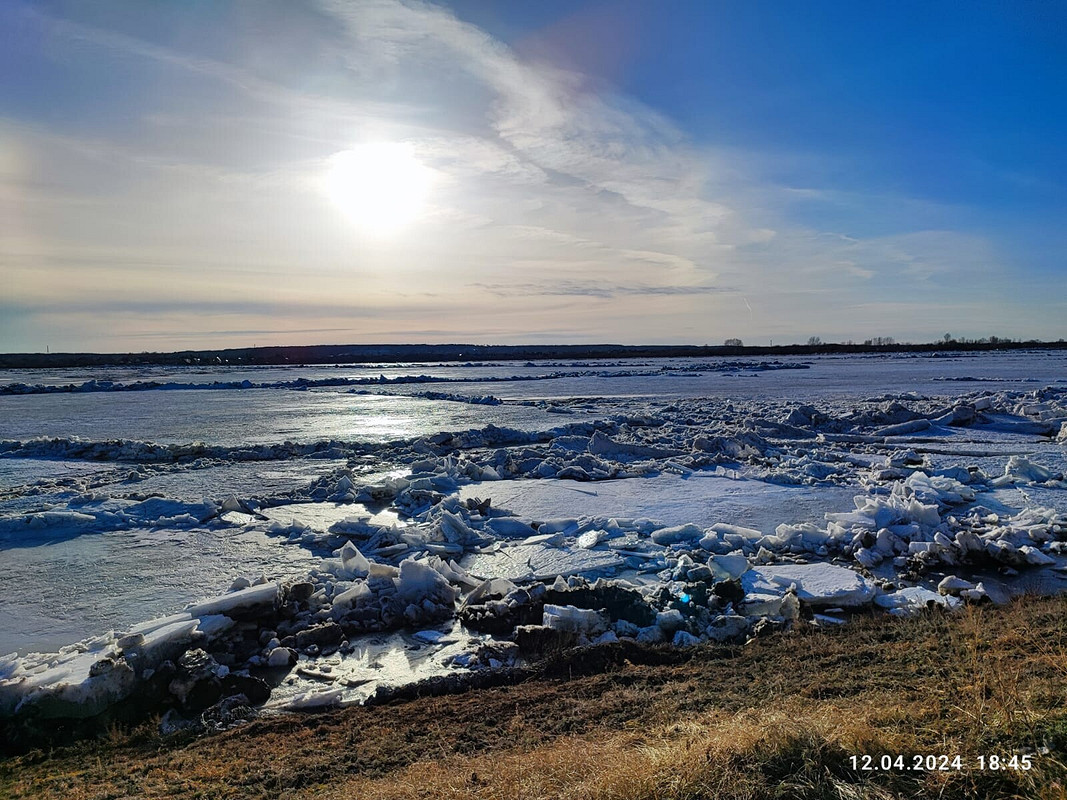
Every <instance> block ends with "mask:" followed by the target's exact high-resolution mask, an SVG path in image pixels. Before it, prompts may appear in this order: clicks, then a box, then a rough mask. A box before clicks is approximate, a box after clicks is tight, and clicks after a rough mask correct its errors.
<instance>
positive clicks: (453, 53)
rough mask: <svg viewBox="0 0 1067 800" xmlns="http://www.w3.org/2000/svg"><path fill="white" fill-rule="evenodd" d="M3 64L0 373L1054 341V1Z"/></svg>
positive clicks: (399, 18) (555, 15) (22, 41)
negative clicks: (739, 342) (425, 355)
mask: <svg viewBox="0 0 1067 800" xmlns="http://www.w3.org/2000/svg"><path fill="white" fill-rule="evenodd" d="M0 74H2V76H3V80H2V81H0V281H2V284H0V285H2V286H3V297H2V298H0V350H5V351H25V350H28V351H39V350H44V349H45V347H46V346H47V347H49V348H50V349H52V350H53V351H57V350H86V349H91V350H109V351H110V350H119V351H124V350H160V349H176V348H184V347H213V346H240V345H246V344H253V343H255V344H261V345H263V344H313V343H331V342H374V341H397V342H399V341H408V342H417V341H439V342H440V341H464V342H492V341H499V342H607V341H613V342H626V343H637V342H648V343H670V342H691V343H698V344H702V343H705V342H709V343H716V342H721V341H722V340H723V339H725V338H728V337H740V338H743V339H744V340H745V341H746V342H750V343H765V342H766V341H768V340H770V339H774V340H775V341H776V342H787V341H803V340H806V339H807V338H808V336H812V335H818V336H821V337H822V338H823V339H824V340H827V341H832V340H841V341H844V340H857V341H862V340H863V339H865V338H869V337H873V336H894V337H896V338H897V339H900V340H912V341H924V340H930V339H934V338H940V336H941V335H943V334H944V333H945V332H951V333H953V334H955V335H957V336H973V337H978V336H987V335H990V334H997V335H1000V336H1012V337H1026V338H1030V337H1039V338H1046V339H1056V338H1060V337H1063V336H1065V335H1067V323H1065V322H1064V320H1065V319H1067V291H1065V290H1064V285H1065V284H1067V281H1065V278H1067V267H1065V263H1064V253H1065V252H1067V225H1064V223H1063V221H1064V219H1067V145H1065V142H1067V77H1065V76H1067V6H1064V5H1062V4H1056V3H1038V2H1033V3H1030V2H1017V3H1004V2H998V3H969V4H967V5H966V6H963V5H961V4H958V3H950V2H944V3H936V2H935V3H930V2H927V3H894V4H888V3H887V4H856V3H830V2H821V3H820V2H810V3H799V2H774V3H771V2H746V3H740V2H674V3H666V4H665V3H652V2H614V3H603V2H595V3H581V2H556V1H555V0H547V1H543V2H538V3H510V2H492V3H490V2H472V1H471V2H467V1H464V2H454V3H450V4H445V3H420V2H401V0H366V1H363V2H347V1H346V0H320V1H318V2H280V0H279V1H278V2H273V3H272V2H262V3H225V2H183V3H169V4H167V3H143V2H133V1H132V0H131V1H130V2H98V3H93V4H85V3H76V2H28V3H27V2H17V1H15V2H8V3H5V4H3V5H0ZM346 153H348V154H352V153H355V154H357V156H356V157H354V162H358V163H367V162H368V161H369V162H373V164H372V172H373V174H370V173H365V172H359V171H358V170H357V171H356V172H352V171H351V170H348V171H345V170H343V169H339V168H338V165H339V164H342V163H348V162H346V161H345V158H346V156H345V155H344V154H346ZM361 153H362V154H364V155H366V154H367V153H371V154H373V157H372V158H370V159H366V158H362V157H361V156H358V154H361ZM383 154H384V155H383ZM352 161H353V159H352V158H350V159H349V162H352ZM376 212H381V213H376Z"/></svg>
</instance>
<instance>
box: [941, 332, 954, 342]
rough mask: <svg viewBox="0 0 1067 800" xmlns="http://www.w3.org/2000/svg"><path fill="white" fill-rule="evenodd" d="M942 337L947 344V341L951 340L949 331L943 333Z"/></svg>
mask: <svg viewBox="0 0 1067 800" xmlns="http://www.w3.org/2000/svg"><path fill="white" fill-rule="evenodd" d="M942 339H943V340H944V342H945V344H948V343H949V342H951V341H952V334H951V333H946V334H945V335H944V336H943V337H942Z"/></svg>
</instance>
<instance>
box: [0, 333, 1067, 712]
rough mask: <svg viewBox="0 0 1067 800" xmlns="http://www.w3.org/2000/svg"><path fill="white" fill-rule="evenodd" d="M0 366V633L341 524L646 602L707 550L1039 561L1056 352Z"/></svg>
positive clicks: (126, 623) (892, 582)
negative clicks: (618, 583) (573, 579)
mask: <svg viewBox="0 0 1067 800" xmlns="http://www.w3.org/2000/svg"><path fill="white" fill-rule="evenodd" d="M0 386H3V387H6V389H4V393H0V440H3V443H2V444H0V654H3V653H7V652H11V651H17V652H18V653H20V654H25V653H27V652H31V651H40V652H45V651H53V650H57V649H58V648H60V647H61V646H63V645H66V644H69V643H71V642H73V641H76V640H78V639H83V638H85V637H90V636H100V635H103V634H106V633H107V632H109V631H115V632H121V631H123V630H126V629H129V628H131V627H132V626H134V625H135V624H136V623H137V622H139V621H141V620H145V619H148V618H151V617H162V616H165V615H167V614H170V613H173V612H177V611H180V610H181V609H182V608H183V607H184V606H185V605H186V604H188V603H190V602H192V601H194V600H197V599H198V598H203V597H209V596H212V595H217V594H220V593H223V592H225V591H226V590H227V589H228V588H229V587H230V586H231V584H233V582H234V581H235V580H236V579H248V580H250V581H255V580H257V579H265V580H267V581H286V580H290V581H291V580H294V579H296V578H297V577H299V576H306V575H308V574H312V575H315V574H318V573H316V570H317V569H319V570H320V571H321V568H322V565H323V564H324V563H328V562H324V561H323V559H324V558H326V559H329V558H330V557H331V554H335V555H336V554H337V553H339V551H338V548H339V547H340V546H341V544H343V542H345V541H350V542H363V544H360V549H361V550H365V551H366V552H367V553H372V556H371V558H372V561H374V560H377V561H379V562H380V563H382V564H384V565H390V564H391V565H399V564H400V563H401V561H403V560H404V559H408V558H412V557H414V558H415V560H416V561H418V560H422V561H423V563H430V562H433V563H438V562H437V561H433V559H438V560H439V561H440V563H441V564H444V565H446V566H443V567H441V569H443V570H444V573H443V574H444V575H445V577H446V578H449V579H450V580H453V581H459V582H458V583H457V584H456V585H457V586H459V587H460V588H459V590H462V591H470V588H471V586H470V585H469V584H468V585H464V584H463V581H464V580H467V581H468V582H470V581H474V582H476V581H478V580H481V579H482V578H492V577H493V574H492V573H493V572H494V570H497V571H498V572H497V574H499V575H500V576H506V577H509V578H510V579H512V580H516V581H517V582H518V583H520V584H521V583H522V581H523V579H524V570H525V569H526V568H527V567H529V569H530V570H532V571H531V572H529V575H526V576H525V577H526V578H530V577H531V576H534V575H538V576H546V580H547V577H550V576H551V575H553V574H559V575H585V576H586V577H588V578H590V579H595V578H597V577H607V578H618V579H620V580H623V581H630V584H631V585H633V586H637V587H649V586H654V587H665V588H666V590H667V591H668V594H669V593H670V592H682V589H681V588H678V587H681V586H682V585H683V584H684V583H685V581H686V580H688V578H686V570H695V571H694V572H692V574H693V575H697V574H699V575H704V574H705V573H706V574H707V575H714V576H717V578H722V577H723V575H724V574H725V573H723V572H722V570H723V569H726V570H727V572H729V570H730V569H733V567H732V566H731V567H723V566H722V565H721V564H719V563H718V562H716V561H715V559H716V558H721V559H725V560H724V561H723V562H722V563H723V564H736V563H739V564H741V565H742V567H744V569H749V572H748V573H746V576H747V577H746V578H745V579H744V580H745V581H748V583H747V584H745V586H746V587H747V589H746V590H747V591H748V592H749V599H748V600H746V601H744V602H746V603H750V604H753V605H751V608H753V609H755V608H760V609H762V608H764V607H766V608H773V609H778V612H777V613H784V612H782V611H781V602H782V601H781V597H779V596H778V595H776V594H775V592H776V591H777V592H779V594H780V592H781V591H785V589H784V588H782V587H783V586H785V587H787V584H788V582H786V583H782V585H781V586H779V588H778V589H773V586H778V584H774V583H773V580H771V578H768V576H767V575H763V576H762V577H761V576H760V575H757V574H756V572H755V571H754V570H758V569H759V568H764V569H766V570H771V571H773V569H775V568H781V569H784V568H785V567H782V566H781V565H782V564H783V563H784V564H786V565H787V566H788V565H791V564H794V563H800V564H801V566H803V565H804V563H805V562H807V561H811V560H815V561H825V562H827V563H829V562H830V561H834V562H835V563H837V564H838V565H841V564H844V565H846V566H848V567H849V569H851V570H854V571H856V574H857V576H858V577H857V578H856V580H859V581H860V582H861V583H862V582H863V581H867V582H868V584H869V588H870V589H871V594H870V596H868V595H865V594H862V593H861V594H862V596H863V598H864V602H870V600H871V598H872V597H874V596H875V595H877V594H881V595H885V596H893V597H896V595H894V594H893V592H894V591H897V590H899V589H900V588H901V586H903V587H904V588H908V587H909V586H910V587H912V588H913V589H914V590H915V591H919V590H920V589H921V590H922V591H929V589H930V587H931V586H933V585H934V584H936V583H937V580H936V579H940V576H941V575H943V574H946V573H947V572H949V571H950V568H951V567H952V565H953V564H956V563H958V562H960V560H961V556H960V552H963V553H964V555H966V550H965V546H964V545H961V544H958V542H960V541H963V542H971V545H968V546H972V548H973V546H974V545H973V541H972V540H970V539H967V538H966V537H964V538H963V539H960V532H961V531H968V532H974V533H975V535H976V536H978V537H979V538H980V540H981V542H982V544H980V545H978V546H980V547H986V548H987V549H988V551H989V552H988V553H985V552H984V553H983V556H982V558H983V559H985V560H986V561H988V562H989V563H986V561H984V562H983V563H982V564H981V567H982V569H984V570H985V572H984V573H983V574H985V575H986V577H987V581H988V582H989V584H990V586H991V587H992V586H993V585H994V584H996V585H997V586H998V587H1000V586H1001V583H1000V581H999V578H1001V577H1005V575H1006V576H1008V577H1010V573H1012V572H1014V573H1018V572H1019V571H1020V570H1022V571H1023V572H1024V573H1025V575H1027V576H1029V577H1027V578H1026V580H1027V581H1029V584H1028V585H1030V586H1038V587H1045V588H1048V589H1051V590H1055V589H1057V588H1058V587H1059V586H1060V583H1061V582H1062V571H1059V572H1057V569H1058V568H1059V567H1060V566H1062V554H1063V548H1062V547H1061V546H1060V540H1061V539H1067V528H1064V523H1063V515H1064V514H1067V502H1065V500H1064V497H1065V494H1067V492H1064V489H1063V486H1064V483H1063V473H1064V471H1065V470H1067V459H1065V449H1067V436H1065V434H1063V433H1062V432H1061V430H1064V428H1062V426H1063V422H1064V421H1065V420H1067V410H1065V409H1067V352H1063V351H1060V352H1012V353H1004V354H1002V353H983V354H973V355H971V354H964V355H960V354H953V355H946V356H913V355H907V356H905V355H877V356H871V355H864V356H826V357H803V358H790V359H780V360H765V359H756V358H753V359H729V360H726V359H698V360H685V359H662V360H635V361H617V362H611V363H610V364H608V363H598V362H573V363H562V362H552V363H537V364H530V363H507V362H503V363H492V364H476V365H455V364H446V365H432V364H431V365H427V364H420V365H415V366H403V365H401V366H373V367H358V366H350V367H304V366H301V367H264V368H246V367H242V368H234V369H230V368H227V367H225V366H219V367H214V368H209V369H205V368H202V367H198V368H188V369H181V368H142V369H105V368H100V369H89V370H63V371H57V372H54V373H42V372H39V371H32V370H26V371H6V372H3V373H0ZM486 498H489V499H490V500H491V504H492V505H491V506H488V507H485V506H482V507H479V506H478V503H480V502H482V501H484V500H485V499H486ZM854 498H855V499H854ZM909 504H911V505H909ZM920 506H922V507H923V508H925V509H927V510H925V511H924V510H919V507H920ZM487 508H488V509H491V510H486V509H487ZM372 514H376V515H377V516H374V517H373V518H372V519H370V520H369V521H368V522H364V523H357V522H356V521H354V519H353V518H354V517H356V516H359V515H363V516H365V517H366V516H370V515H372ZM453 520H454V521H453ZM963 520H970V521H967V522H966V523H965V522H963ZM361 526H362V527H361ZM664 530H666V531H667V533H662V531H664ZM675 530H677V531H678V532H677V533H675V532H673V531H675ZM1024 534H1025V536H1024ZM360 537H362V538H360ZM717 537H718V538H717ZM953 537H955V538H953ZM982 537H984V538H982ZM1026 537H1031V538H1026ZM698 540H699V542H700V544H698ZM946 541H948V542H950V544H951V545H952V547H956V548H957V550H959V548H961V547H964V550H963V551H960V552H956V553H955V555H953V554H952V553H949V551H948V550H946V549H945V548H948V547H949V545H946V544H944V542H946ZM367 542H369V544H368V543H367ZM990 543H992V544H990ZM1000 543H1003V546H1001V544H1000ZM516 547H518V548H525V549H511V550H509V548H516ZM375 548H377V549H375ZM938 548H941V549H940V550H939V549H938ZM927 552H930V553H934V554H935V555H931V556H929V557H928V556H925V555H922V554H923V553H927ZM373 553H376V554H377V555H373ZM731 553H733V554H734V555H740V556H741V557H742V558H741V561H740V562H737V561H736V559H735V561H730V560H729V559H730V558H732V557H733V556H731V555H730V554H731ZM938 553H940V554H941V555H940V556H936V554H938ZM519 555H521V556H522V558H521V559H518V560H516V559H517V557H518V556H519ZM972 555H973V553H972ZM361 558H362V556H361ZM746 558H747V559H748V560H747V561H745V559H746ZM938 558H940V560H938ZM968 558H970V556H968ZM997 558H1000V559H1001V561H1002V563H1001V568H1002V569H1003V570H1005V571H1006V572H1005V573H1004V575H1000V574H999V573H996V569H997V564H996V563H995V562H996V559H997ZM990 559H992V560H991V561H990ZM1027 559H1029V563H1028V562H1027ZM341 560H342V561H344V558H343V554H342V556H341ZM963 560H964V561H966V560H967V559H963ZM927 562H928V563H927ZM338 563H341V562H338ZM344 563H346V564H347V563H348V562H344ZM359 563H363V562H362V561H359ZM448 563H451V564H453V565H455V567H456V569H460V570H462V569H466V570H468V571H469V572H470V575H469V576H468V577H465V578H456V577H455V575H451V576H450V574H449V572H448V570H449V568H448V567H447V564H448ZM679 564H680V565H681V567H679ZM705 564H706V566H705ZM460 565H464V566H463V567H460ZM524 565H525V566H524ZM539 565H540V566H539ZM761 565H762V566H761ZM775 565H778V566H777V567H776V566H775ZM977 567H978V565H977V563H976V570H977ZM1031 567H1032V568H1033V569H1030V568H1031ZM346 568H347V567H346ZM383 569H384V567H383ZM389 569H393V567H392V566H390V567H389ZM680 569H681V570H682V571H681V572H679V570H680ZM790 569H792V567H790ZM924 569H928V570H929V575H930V577H929V578H923V575H924V574H926V573H923V570H924ZM990 569H992V570H993V572H992V573H991V572H990V571H989V570H990ZM546 570H547V571H546ZM916 570H919V571H918V572H916ZM742 571H744V570H742ZM357 572H358V570H357ZM920 573H921V574H920ZM323 574H325V573H323ZM336 574H340V573H336ZM346 574H347V573H346ZM390 574H391V573H390ZM456 574H457V575H458V574H459V573H456ZM738 574H740V573H738ZM768 574H770V573H768ZM790 574H791V573H790ZM975 574H977V572H976V573H975ZM1035 575H1036V576H1038V577H1034V576H1035ZM753 576H754V577H753ZM991 576H992V577H991ZM772 577H773V576H772ZM993 577H995V578H996V580H993V579H992V578H993ZM909 578H910V582H909ZM334 580H335V578H330V579H329V581H334ZM344 580H355V578H353V577H352V575H348V577H347V578H344ZM708 580H710V578H708ZM768 580H771V583H767V581H768ZM783 580H785V579H783ZM329 581H327V582H326V583H325V584H323V586H324V589H323V591H324V592H325V593H326V597H327V598H328V597H330V596H331V595H332V593H334V592H335V591H336V592H338V593H339V592H340V591H341V590H340V588H337V589H335V588H331V587H333V586H334V584H333V583H330V582H329ZM760 581H763V583H761V582H760ZM902 581H903V582H902ZM924 581H925V582H924ZM794 582H795V581H794ZM742 583H744V581H742ZM780 583H781V582H780ZM882 584H884V585H882ZM1010 584H1011V581H1010V580H1008V581H1007V582H1006V584H1005V585H1010ZM316 585H318V584H316ZM769 586H770V587H772V588H771V589H768V588H767V587H769ZM864 586H867V584H864ZM922 587H926V588H925V589H923V588H922ZM800 588H801V599H802V601H805V602H809V603H810V602H814V603H815V605H816V606H817V605H818V601H817V598H816V600H814V601H813V600H811V597H810V596H809V597H805V596H804V594H803V587H800ZM459 590H457V591H459ZM1009 590H1010V588H1009ZM909 591H910V589H909ZM991 591H992V590H991ZM996 591H1001V589H1000V588H998V589H997V590H996ZM761 593H762V594H761ZM768 593H769V594H768ZM683 594H684V592H683ZM685 596H688V595H687V594H685ZM849 596H852V595H849ZM915 596H916V597H918V595H915ZM760 597H763V598H765V599H764V600H758V598H760ZM775 597H778V599H777V600H775ZM753 598H756V599H753ZM766 598H770V599H766ZM906 600H907V598H904V596H903V595H901V596H900V599H899V602H900V603H904V602H906ZM757 601H758V602H762V603H764V606H759V605H758V602H757ZM786 602H787V603H788V602H790V601H788V600H787V601H786ZM775 603H777V605H775ZM887 603H888V605H886V607H893V603H897V600H893V601H891V602H890V601H887ZM740 609H741V606H740V605H736V604H735V606H734V607H732V608H731V609H730V610H729V613H728V614H727V615H726V616H729V614H733V613H734V612H735V611H739V610H740ZM327 610H328V609H327ZM335 610H336V609H335ZM546 613H547V612H546ZM705 616H707V615H706V614H705ZM772 616H773V614H772ZM328 617H329V614H328V613H326V611H323V612H322V614H320V616H319V617H318V618H319V619H326V618H328ZM335 617H336V614H335ZM742 617H743V614H742ZM739 618H740V617H739ZM694 619H695V618H694ZM710 619H711V618H709V620H710ZM705 622H708V620H705V621H704V622H701V623H700V624H701V625H704V624H705ZM709 624H711V623H709ZM715 624H721V623H715ZM686 630H689V631H690V634H689V635H692V636H695V637H700V636H703V637H704V638H707V635H711V634H706V633H703V631H704V629H703V628H700V627H699V626H698V625H697V624H696V623H695V622H694V623H692V624H690V625H689V627H688V628H687V629H686ZM708 630H709V631H710V630H711V628H708ZM461 638H462V637H461ZM381 646H383V647H385V645H381ZM448 646H451V647H452V650H455V649H456V647H458V646H459V645H457V644H455V640H452V641H450V642H449V644H448ZM387 649H388V648H387V647H386V650H387ZM383 652H384V651H383ZM449 652H452V651H449ZM452 654H453V655H454V653H452ZM438 667H440V665H438ZM0 677H2V675H0ZM290 694H292V692H290Z"/></svg>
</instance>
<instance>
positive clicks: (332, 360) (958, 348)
mask: <svg viewBox="0 0 1067 800" xmlns="http://www.w3.org/2000/svg"><path fill="white" fill-rule="evenodd" d="M991 350H997V351H1004V350H1067V342H1065V341H1063V340H1060V341H1057V342H1037V341H1029V342H1004V341H998V342H995V343H990V342H935V343H929V344H890V345H868V344H825V343H823V344H818V345H810V344H790V345H775V346H769V347H746V346H740V347H738V346H725V345H717V346H709V345H704V346H698V345H620V344H574V345H547V344H546V345H503V344H356V345H302V346H298V347H235V348H227V349H223V350H181V351H177V352H173V353H147V352H146V353H6V354H0V368H3V369H38V368H40V369H45V368H51V369H56V368H63V367H98V366H100V367H102V366H150V365H159V366H195V365H200V366H204V365H211V364H244V365H263V366H269V365H283V364H394V363H403V362H429V361H454V362H471V361H540V360H545V359H617V358H714V357H721V356H804V355H827V354H831V355H832V354H849V353H935V352H950V353H970V352H985V351H991Z"/></svg>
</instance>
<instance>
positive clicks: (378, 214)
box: [324, 142, 432, 234]
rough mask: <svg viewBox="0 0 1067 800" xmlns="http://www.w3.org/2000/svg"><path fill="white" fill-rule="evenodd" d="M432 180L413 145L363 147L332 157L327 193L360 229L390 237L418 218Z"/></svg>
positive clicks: (326, 185)
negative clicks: (416, 155)
mask: <svg viewBox="0 0 1067 800" xmlns="http://www.w3.org/2000/svg"><path fill="white" fill-rule="evenodd" d="M431 174H432V173H431V170H430V169H429V168H428V167H426V166H424V165H423V164H422V162H420V161H419V160H418V158H416V157H415V154H414V153H413V151H412V148H411V146H410V145H407V144H401V143H386V142H381V143H376V144H362V145H359V146H357V147H354V148H352V149H351V150H344V151H342V152H340V153H336V154H334V155H333V156H331V157H330V160H329V167H328V170H327V173H326V177H325V180H324V188H325V190H326V194H327V195H328V196H329V197H330V199H331V200H332V201H333V202H334V204H336V206H337V207H338V208H339V209H340V210H341V211H342V212H343V213H344V214H345V216H347V217H348V218H349V219H350V220H351V221H352V222H353V223H355V224H356V225H358V226H359V227H360V228H362V229H364V230H366V231H368V232H371V233H379V234H389V233H393V232H395V231H397V230H399V229H400V228H403V227H404V226H406V225H408V224H409V223H410V222H412V221H413V220H414V219H415V218H416V217H418V215H419V212H420V211H421V210H422V207H423V205H424V203H425V201H426V193H427V190H428V189H429V186H430V178H431Z"/></svg>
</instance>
